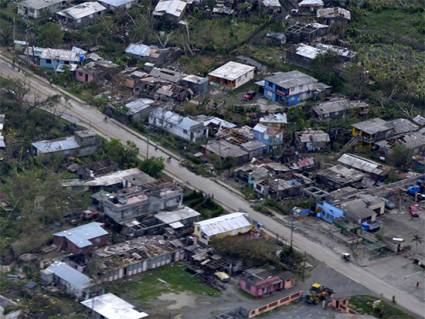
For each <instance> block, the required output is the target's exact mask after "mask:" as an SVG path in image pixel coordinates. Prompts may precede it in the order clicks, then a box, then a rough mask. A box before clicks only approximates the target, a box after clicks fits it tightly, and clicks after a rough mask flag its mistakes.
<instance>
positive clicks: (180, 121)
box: [150, 107, 203, 130]
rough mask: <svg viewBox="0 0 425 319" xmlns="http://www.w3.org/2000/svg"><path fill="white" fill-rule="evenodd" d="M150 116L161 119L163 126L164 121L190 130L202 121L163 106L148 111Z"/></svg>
mask: <svg viewBox="0 0 425 319" xmlns="http://www.w3.org/2000/svg"><path fill="white" fill-rule="evenodd" d="M150 116H151V117H153V118H157V119H161V120H163V121H164V123H163V126H165V123H169V124H173V125H176V126H178V127H180V128H182V129H187V130H190V129H191V128H192V127H194V126H197V125H200V124H201V125H203V124H202V123H200V122H198V121H195V120H192V119H191V118H190V117H187V116H181V115H179V114H177V113H174V112H172V111H168V110H166V109H164V108H161V107H160V108H157V109H155V110H153V111H152V112H151V113H150Z"/></svg>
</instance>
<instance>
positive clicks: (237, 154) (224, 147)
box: [204, 139, 249, 164]
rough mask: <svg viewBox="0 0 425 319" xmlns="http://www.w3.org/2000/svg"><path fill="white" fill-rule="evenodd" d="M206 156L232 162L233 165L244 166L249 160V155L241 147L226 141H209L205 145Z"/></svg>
mask: <svg viewBox="0 0 425 319" xmlns="http://www.w3.org/2000/svg"><path fill="white" fill-rule="evenodd" d="M204 148H205V154H206V156H207V157H210V158H213V159H214V158H218V159H219V161H230V163H232V164H243V163H245V162H247V161H248V160H249V154H248V152H247V151H245V150H244V149H243V148H242V147H241V146H239V145H235V144H232V143H230V142H228V141H226V140H221V139H220V140H213V141H208V143H207V144H206V145H204Z"/></svg>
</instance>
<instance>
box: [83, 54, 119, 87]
mask: <svg viewBox="0 0 425 319" xmlns="http://www.w3.org/2000/svg"><path fill="white" fill-rule="evenodd" d="M118 68H119V66H118V65H117V64H115V63H112V62H110V61H103V60H100V61H91V62H89V63H87V64H84V65H81V66H79V67H77V69H76V70H75V79H76V80H77V81H79V82H86V83H90V82H96V83H99V84H100V83H102V82H104V81H110V80H112V79H113V77H114V76H115V73H116V72H117V71H118Z"/></svg>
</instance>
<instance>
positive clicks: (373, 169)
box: [338, 154, 383, 175]
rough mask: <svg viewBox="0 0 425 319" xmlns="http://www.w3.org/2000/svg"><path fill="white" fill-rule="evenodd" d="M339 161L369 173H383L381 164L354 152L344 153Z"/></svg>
mask: <svg viewBox="0 0 425 319" xmlns="http://www.w3.org/2000/svg"><path fill="white" fill-rule="evenodd" d="M338 162H340V163H342V164H345V165H347V166H350V167H353V168H357V169H358V170H361V171H363V172H367V173H373V174H377V175H380V174H382V173H383V170H382V169H381V168H380V167H381V166H382V165H381V164H378V163H376V162H374V161H371V160H370V159H367V158H363V157H360V156H357V155H353V154H343V155H342V156H341V157H340V158H339V159H338Z"/></svg>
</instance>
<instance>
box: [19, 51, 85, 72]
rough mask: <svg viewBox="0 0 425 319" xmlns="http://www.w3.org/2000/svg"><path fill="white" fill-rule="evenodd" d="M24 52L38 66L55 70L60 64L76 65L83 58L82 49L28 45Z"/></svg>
mask: <svg viewBox="0 0 425 319" xmlns="http://www.w3.org/2000/svg"><path fill="white" fill-rule="evenodd" d="M25 54H26V55H27V56H28V57H29V58H30V59H32V60H33V61H34V63H36V64H38V65H39V66H41V67H43V68H46V69H52V70H56V69H57V68H58V67H59V66H61V65H71V64H74V65H77V64H81V63H82V62H83V61H84V60H85V56H84V51H83V50H81V49H77V48H73V49H72V50H63V49H50V48H38V47H28V48H27V49H26V50H25Z"/></svg>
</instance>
